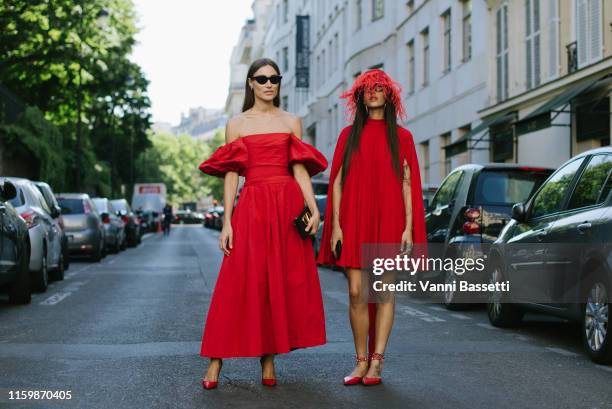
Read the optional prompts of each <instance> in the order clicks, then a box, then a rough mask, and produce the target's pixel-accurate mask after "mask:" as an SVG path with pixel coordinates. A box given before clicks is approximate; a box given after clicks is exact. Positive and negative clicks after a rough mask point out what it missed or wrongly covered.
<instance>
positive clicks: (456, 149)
mask: <svg viewBox="0 0 612 409" xmlns="http://www.w3.org/2000/svg"><path fill="white" fill-rule="evenodd" d="M515 118H516V111H511V112H504V113H500V114H497V115H493V116H491V117H489V118H487V119H484V120H483V121H482V122H481V123H479V124H478V125H476V126H475V127H474V128H472V129H470V130H469V131H468V132H466V133H465V134H464V135H463V136H462V137H461V138H459V139H458V140H456V141H455V142H453V143H450V144H448V145H446V146H444V155H445V156H446V157H447V158H448V157H451V156H455V155H458V154H460V153H463V152H465V151H466V150H468V146H467V143H468V141H470V140H472V139H473V137H474V136H476V135H477V134H479V133H481V132H482V131H485V130H487V129H488V128H490V127H492V126H495V125H499V124H502V123H505V122H510V121H512V120H514V119H515Z"/></svg>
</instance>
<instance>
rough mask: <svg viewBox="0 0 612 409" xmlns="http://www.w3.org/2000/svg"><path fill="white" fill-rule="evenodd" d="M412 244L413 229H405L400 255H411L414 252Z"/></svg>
mask: <svg viewBox="0 0 612 409" xmlns="http://www.w3.org/2000/svg"><path fill="white" fill-rule="evenodd" d="M412 246H413V243H412V231H410V230H404V232H403V233H402V241H401V242H400V255H404V254H408V255H410V253H411V252H412Z"/></svg>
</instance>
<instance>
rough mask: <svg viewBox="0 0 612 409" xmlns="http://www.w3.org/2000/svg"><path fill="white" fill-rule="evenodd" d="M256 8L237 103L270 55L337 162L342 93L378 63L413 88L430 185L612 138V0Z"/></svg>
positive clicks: (292, 101) (307, 132)
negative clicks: (304, 83) (301, 56)
mask: <svg viewBox="0 0 612 409" xmlns="http://www.w3.org/2000/svg"><path fill="white" fill-rule="evenodd" d="M256 5H257V6H256ZM253 9H254V15H255V18H254V19H253V20H249V21H248V22H247V24H246V25H245V27H244V28H243V31H242V34H241V38H240V41H239V44H238V45H237V46H236V48H235V50H234V51H235V52H234V55H233V57H232V77H233V78H234V79H235V81H233V82H232V87H231V88H230V97H228V106H227V107H226V108H227V110H228V113H229V114H230V116H231V115H232V112H237V111H236V107H237V106H238V101H239V102H240V103H241V102H242V98H243V93H244V76H245V74H246V68H244V67H245V66H246V67H248V64H249V63H250V62H251V61H252V60H254V59H255V58H259V57H260V56H266V57H269V58H273V59H274V60H275V61H276V62H277V63H278V65H279V67H280V69H281V74H282V75H283V82H282V88H281V103H282V107H283V108H284V109H285V110H287V111H290V112H294V113H296V114H298V115H300V116H301V117H302V122H303V126H304V139H305V140H306V141H308V142H310V143H312V144H314V145H315V146H316V147H317V148H318V149H320V150H321V151H322V152H323V153H325V154H326V156H327V157H328V158H329V159H331V156H332V154H333V150H334V147H335V144H336V141H337V138H338V135H339V133H340V130H341V129H342V128H343V127H344V126H346V125H347V124H348V122H347V118H346V117H345V116H344V101H342V100H340V99H339V95H340V93H341V92H343V91H344V90H346V89H348V88H349V87H350V86H351V85H352V83H353V81H354V79H355V77H356V76H357V75H359V74H360V73H361V72H363V71H365V70H367V69H370V68H381V69H383V70H385V71H386V72H388V73H389V75H391V77H393V78H394V79H395V80H396V81H398V82H399V83H400V84H401V85H402V88H403V93H402V97H403V101H404V104H405V107H406V111H407V113H408V119H407V121H406V123H403V124H400V125H402V126H405V127H407V128H408V129H409V130H410V131H411V133H412V134H413V136H414V139H415V144H416V145H417V154H418V156H419V162H420V164H421V173H422V179H423V182H424V183H427V184H432V185H437V184H439V183H440V181H441V180H442V179H443V178H444V177H445V176H446V175H447V174H448V173H449V172H450V170H451V169H453V168H454V167H456V166H458V165H461V164H463V163H470V162H475V163H485V162H491V161H497V162H520V163H525V164H530V165H538V166H553V167H554V166H558V165H559V164H560V163H562V162H563V161H564V160H566V159H568V158H569V157H570V156H571V155H574V154H576V153H578V152H581V151H583V150H586V149H588V148H590V147H594V146H601V145H605V144H609V143H610V137H609V135H610V129H609V122H610V116H609V111H610V109H609V108H610V107H609V104H610V102H609V96H608V91H607V90H608V89H609V88H608V85H607V84H608V79H607V77H605V75H606V74H607V73H608V71H609V70H610V64H611V63H612V61H611V60H610V59H609V58H608V57H609V56H610V53H611V52H612V50H611V48H612V33H611V32H610V29H609V28H608V27H610V22H611V21H612V15H611V14H612V4H610V2H606V1H603V0H520V1H519V0H407V1H403V0H402V1H392V0H330V1H324V0H269V1H268V2H265V7H264V6H262V0H259V1H255V2H254V3H253ZM256 9H257V10H260V12H261V11H262V10H268V12H267V14H266V13H263V12H261V13H260V14H259V15H257V14H255V11H256ZM262 14H265V15H262ZM297 16H308V23H309V28H308V33H309V35H308V48H309V50H308V51H309V52H308V56H309V58H308V82H309V84H308V85H309V86H308V87H307V88H303V87H298V86H297V85H298V81H297V80H296V68H297V58H296V57H297V55H296V54H297V51H298V50H297V49H296V43H297V42H296V36H297V35H298V30H299V26H298V24H297V23H296V21H297V20H296V19H297ZM253 31H256V32H258V33H262V34H261V35H257V36H253V35H251V34H250V33H251V32H253ZM256 38H257V41H259V40H261V43H256V42H255V41H256ZM247 49H248V50H249V52H246V51H245V50H247ZM254 50H258V52H254ZM241 67H242V68H241ZM241 69H242V70H243V71H240V70H241ZM238 83H240V84H239V85H238ZM230 101H231V103H230ZM568 107H569V109H567V108H568ZM328 172H329V169H328Z"/></svg>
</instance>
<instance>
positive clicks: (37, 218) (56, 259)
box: [0, 177, 64, 292]
mask: <svg viewBox="0 0 612 409" xmlns="http://www.w3.org/2000/svg"><path fill="white" fill-rule="evenodd" d="M7 180H8V181H10V182H11V183H12V184H13V185H14V186H15V188H16V190H17V195H16V196H15V197H14V198H12V199H11V200H10V203H11V205H12V206H13V207H14V208H15V210H16V211H17V213H19V215H20V216H21V217H22V218H23V219H24V220H25V222H26V224H27V227H28V235H29V237H30V265H29V270H30V274H31V278H32V280H31V282H32V284H33V287H34V290H35V291H41V292H42V291H46V290H47V285H48V284H49V273H50V272H52V273H53V274H55V275H56V276H61V275H63V268H64V267H63V260H62V236H61V234H62V232H61V231H59V230H58V229H57V226H56V224H55V222H54V218H55V217H57V216H59V214H58V213H57V209H50V208H49V207H48V206H47V203H46V201H45V199H44V198H43V196H42V194H41V193H40V191H39V190H38V188H37V187H36V186H35V185H34V184H33V183H32V182H31V181H30V180H28V179H24V178H17V177H0V182H2V183H4V182H5V181H7ZM59 271H61V274H59V273H58V272H59Z"/></svg>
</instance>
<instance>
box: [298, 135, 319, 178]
mask: <svg viewBox="0 0 612 409" xmlns="http://www.w3.org/2000/svg"><path fill="white" fill-rule="evenodd" d="M295 162H300V163H302V164H303V165H304V166H305V167H306V170H307V171H308V174H309V175H310V176H314V175H316V174H317V173H321V172H323V171H324V170H325V169H327V159H326V158H325V155H323V154H322V153H321V152H320V151H319V150H318V149H317V148H315V147H314V146H312V145H310V144H308V143H306V142H304V141H302V140H301V139H300V138H298V137H297V136H295V135H294V134H291V143H290V144H289V165H292V164H293V163H295Z"/></svg>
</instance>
